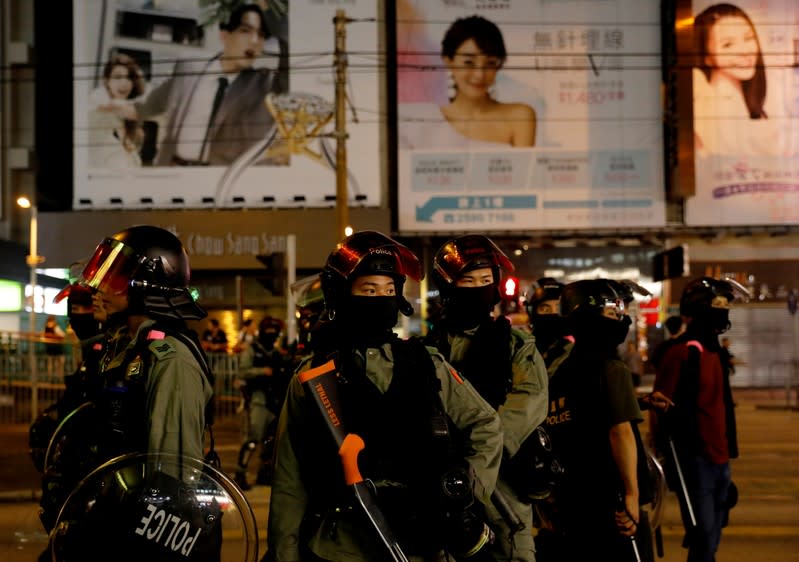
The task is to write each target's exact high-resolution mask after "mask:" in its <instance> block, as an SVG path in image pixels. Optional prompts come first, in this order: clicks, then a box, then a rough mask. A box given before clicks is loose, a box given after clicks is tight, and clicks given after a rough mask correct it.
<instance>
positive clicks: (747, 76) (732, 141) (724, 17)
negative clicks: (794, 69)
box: [694, 4, 776, 155]
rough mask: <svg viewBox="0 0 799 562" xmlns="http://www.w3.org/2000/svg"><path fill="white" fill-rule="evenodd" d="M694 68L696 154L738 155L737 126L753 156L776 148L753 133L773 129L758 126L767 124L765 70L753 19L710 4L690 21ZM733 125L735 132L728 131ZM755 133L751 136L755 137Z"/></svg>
mask: <svg viewBox="0 0 799 562" xmlns="http://www.w3.org/2000/svg"><path fill="white" fill-rule="evenodd" d="M694 40H695V43H696V53H697V56H698V68H697V69H696V70H695V71H694V100H695V108H694V114H695V128H694V130H695V143H696V149H697V151H698V152H699V154H700V155H703V154H736V153H738V152H740V151H741V146H740V138H738V137H739V135H737V134H735V131H736V130H741V129H739V128H738V127H739V126H744V127H745V128H746V129H745V130H746V131H747V135H746V136H748V137H749V138H750V139H752V141H753V145H760V146H759V148H760V150H757V148H758V147H757V146H752V147H750V148H751V149H752V150H753V151H754V152H761V153H763V152H764V151H765V152H769V151H772V150H774V144H772V143H773V142H774V141H776V139H770V140H771V142H769V139H765V138H763V136H762V135H760V134H757V131H758V130H759V129H764V130H765V132H766V134H768V133H769V132H771V133H773V134H776V130H775V129H774V128H773V127H768V126H767V125H766V124H765V123H764V124H763V126H760V127H756V126H753V125H752V124H751V123H750V120H753V119H758V120H762V121H765V120H766V119H768V114H767V112H766V109H765V104H766V67H765V64H764V62H763V52H762V50H761V47H760V40H759V38H758V35H757V31H756V29H755V26H754V24H753V23H752V20H751V19H750V18H749V16H748V15H747V14H746V13H745V12H744V11H743V10H741V9H740V8H739V7H737V6H734V5H732V4H714V5H712V6H709V7H708V8H706V9H705V10H703V11H702V12H701V13H700V14H699V15H697V16H696V18H695V19H694ZM730 127H733V128H734V130H729V129H730ZM753 133H754V134H753Z"/></svg>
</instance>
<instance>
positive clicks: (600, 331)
mask: <svg viewBox="0 0 799 562" xmlns="http://www.w3.org/2000/svg"><path fill="white" fill-rule="evenodd" d="M630 324H632V319H631V318H630V317H629V316H627V315H626V314H625V315H624V316H623V317H622V318H621V319H619V320H615V319H613V318H607V317H606V316H596V317H593V318H590V319H585V320H584V321H583V322H581V323H580V324H579V325H578V326H575V331H576V332H578V333H577V334H575V335H576V336H577V341H578V342H579V341H583V340H587V341H588V342H590V343H595V344H598V346H599V347H601V348H602V349H616V347H618V346H619V345H620V344H621V343H622V342H624V340H625V339H626V338H627V332H629V331H630Z"/></svg>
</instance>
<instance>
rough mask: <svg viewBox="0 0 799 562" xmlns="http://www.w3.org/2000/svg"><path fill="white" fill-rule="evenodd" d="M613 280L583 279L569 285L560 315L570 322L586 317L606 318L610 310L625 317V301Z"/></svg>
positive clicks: (561, 305) (561, 300)
mask: <svg viewBox="0 0 799 562" xmlns="http://www.w3.org/2000/svg"><path fill="white" fill-rule="evenodd" d="M615 285H616V284H615V282H614V281H612V280H611V279H583V280H581V281H575V282H573V283H569V284H568V285H566V286H565V287H564V288H563V293H562V294H561V296H560V313H561V314H562V315H563V316H565V317H566V318H567V319H569V320H573V319H576V318H581V317H586V316H605V315H607V311H608V310H610V311H611V312H612V313H613V314H615V315H616V316H617V317H619V318H621V317H622V316H623V315H624V310H625V307H624V300H623V297H622V295H619V293H618V292H616V288H615Z"/></svg>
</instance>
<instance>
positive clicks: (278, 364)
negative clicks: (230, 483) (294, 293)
mask: <svg viewBox="0 0 799 562" xmlns="http://www.w3.org/2000/svg"><path fill="white" fill-rule="evenodd" d="M282 331H283V322H281V321H280V320H279V319H277V318H273V317H271V316H266V317H264V318H263V319H262V320H261V321H260V322H259V323H258V332H257V334H256V335H255V336H254V338H253V340H252V341H251V342H241V343H239V344H238V345H237V346H236V347H237V351H238V352H239V379H240V382H241V387H240V390H241V392H242V394H244V396H245V402H246V404H247V435H246V436H245V438H244V442H243V443H242V445H241V449H240V450H239V458H238V463H237V465H236V474H235V480H236V483H237V484H238V485H239V486H240V487H241V489H242V490H249V489H250V487H251V486H250V484H249V482H247V466H248V465H249V463H250V459H251V458H252V456H253V454H254V453H255V450H256V449H257V448H258V446H259V445H260V446H261V465H260V466H259V467H258V475H257V476H256V480H255V483H256V485H258V486H265V485H267V484H269V483H270V480H271V448H272V444H271V439H272V437H271V435H273V434H274V431H273V430H271V431H270V430H269V429H268V428H269V427H270V426H272V425H273V423H274V422H275V421H276V420H277V414H278V413H279V408H280V404H281V403H282V401H283V392H282V391H281V390H280V389H279V386H281V384H280V382H279V381H280V380H281V376H282V374H281V369H282V368H283V364H284V355H283V353H282V352H281V350H278V349H277V348H276V345H277V343H278V340H279V338H280V334H281V333H282ZM267 435H270V437H267ZM267 439H270V442H267Z"/></svg>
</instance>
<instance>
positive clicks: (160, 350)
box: [147, 339, 177, 359]
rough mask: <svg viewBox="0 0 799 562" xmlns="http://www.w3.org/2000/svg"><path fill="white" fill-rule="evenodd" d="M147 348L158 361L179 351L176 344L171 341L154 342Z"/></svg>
mask: <svg viewBox="0 0 799 562" xmlns="http://www.w3.org/2000/svg"><path fill="white" fill-rule="evenodd" d="M147 348H148V349H149V350H150V351H151V352H152V353H153V355H155V357H156V358H157V359H162V358H164V357H167V356H169V355H172V354H174V353H175V352H176V351H177V350H176V348H175V344H174V343H173V342H171V341H170V340H169V339H163V340H153V341H151V342H150V344H149V345H148V346H147Z"/></svg>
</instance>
